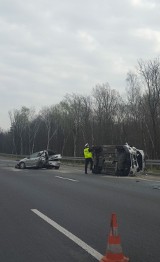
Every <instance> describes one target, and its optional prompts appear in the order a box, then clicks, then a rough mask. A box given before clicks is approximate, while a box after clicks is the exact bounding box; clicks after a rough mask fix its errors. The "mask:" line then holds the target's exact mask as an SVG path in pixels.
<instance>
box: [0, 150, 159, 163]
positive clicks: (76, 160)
mask: <svg viewBox="0 0 160 262" xmlns="http://www.w3.org/2000/svg"><path fill="white" fill-rule="evenodd" d="M0 156H4V157H10V158H18V159H21V158H23V157H25V155H15V154H5V153H0ZM63 161H64V162H67V161H68V162H73V163H84V157H72V156H62V162H63ZM145 164H146V166H160V159H147V160H146V161H145Z"/></svg>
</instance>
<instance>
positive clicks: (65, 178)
mask: <svg viewBox="0 0 160 262" xmlns="http://www.w3.org/2000/svg"><path fill="white" fill-rule="evenodd" d="M55 177H57V178H60V179H64V180H69V181H72V182H79V181H78V180H75V179H72V178H68V177H63V176H55Z"/></svg>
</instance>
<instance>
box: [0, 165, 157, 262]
mask: <svg viewBox="0 0 160 262" xmlns="http://www.w3.org/2000/svg"><path fill="white" fill-rule="evenodd" d="M159 186H160V183H159V182H158V181H156V180H153V181H146V180H141V179H137V178H116V177H104V176H97V175H92V174H88V175H85V174H84V173H83V171H81V170H80V168H71V167H63V166H62V168H61V169H60V170H45V169H43V170H17V169H14V168H13V167H9V166H7V167H6V166H5V165H1V166H0V206H1V217H0V227H1V233H0V245H1V248H0V261H7V262H8V261H12V262H13V261H16V262H18V261H30V262H32V261H34V262H35V261H43V262H45V261H46V262H47V261H56V262H58V261H66V262H67V261H97V259H96V258H95V257H94V256H92V255H90V254H88V252H86V251H85V250H84V249H83V248H81V247H79V246H78V245H77V244H76V243H74V242H73V241H71V240H70V239H68V237H67V236H64V235H63V234H62V233H60V232H59V231H58V230H56V229H55V228H53V227H52V226H51V225H49V224H48V223H47V222H46V221H44V220H42V219H41V218H40V217H39V216H37V215H36V214H35V213H33V212H32V210H31V209H37V210H39V211H40V212H41V213H43V214H44V215H46V216H47V217H48V218H50V219H52V220H53V221H55V222H56V223H58V225H60V226H61V227H63V228H65V229H66V230H67V231H69V232H71V233H72V234H74V235H75V236H77V237H78V238H79V239H80V240H82V241H83V242H84V243H86V244H87V245H89V247H91V248H93V249H94V250H96V251H98V253H100V254H104V253H105V250H106V244H107V243H106V241H107V236H108V233H109V226H110V218H111V214H112V212H116V214H117V217H118V224H119V233H120V235H121V239H122V247H123V251H124V254H125V255H127V256H129V257H130V259H131V261H136V262H140V261H148V262H152V261H153V262H154V261H156V260H157V258H158V254H159V242H160V236H159V228H160V227H159V226H160V222H159V221H160V211H159V204H160V190H159Z"/></svg>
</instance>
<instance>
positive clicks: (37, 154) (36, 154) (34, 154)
mask: <svg viewBox="0 0 160 262" xmlns="http://www.w3.org/2000/svg"><path fill="white" fill-rule="evenodd" d="M38 156H40V153H39V152H36V153H33V154H32V155H30V158H35V157H38Z"/></svg>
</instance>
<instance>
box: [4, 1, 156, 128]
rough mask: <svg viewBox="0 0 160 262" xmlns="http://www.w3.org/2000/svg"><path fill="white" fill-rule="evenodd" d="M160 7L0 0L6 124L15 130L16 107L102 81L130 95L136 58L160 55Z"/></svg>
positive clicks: (58, 98) (133, 3)
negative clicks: (129, 75) (128, 89)
mask: <svg viewBox="0 0 160 262" xmlns="http://www.w3.org/2000/svg"><path fill="white" fill-rule="evenodd" d="M159 7H160V4H159V1H158V0H157V1H146V0H141V1H140V0H139V1H138V0H130V1H129V0H123V1H118V0H117V1H112V0H108V1H106V0H101V1H98V0H85V1H84V0H81V1H77V0H67V1H62V0H46V1H44V0H32V1H31V0H29V1H26V2H24V1H19V0H12V1H9V0H1V3H0V25H1V26H0V55H1V61H0V92H1V97H0V105H1V112H0V119H1V120H0V121H1V122H0V127H5V128H6V127H7V126H8V127H9V119H8V111H9V110H10V109H13V108H20V106H22V105H25V106H35V107H36V108H40V107H41V106H44V105H46V106H47V105H51V104H54V103H58V102H59V101H61V100H62V99H63V96H64V95H65V94H66V93H72V92H78V93H81V92H82V93H83V94H90V93H91V90H92V88H93V87H94V86H95V85H96V84H97V83H104V82H109V84H110V86H111V88H116V89H117V90H118V91H120V92H123V91H124V87H125V78H126V74H127V71H129V70H130V69H132V68H134V67H135V65H136V63H137V60H138V59H139V58H145V59H147V58H151V57H153V56H154V57H155V56H156V55H159V50H158V41H159V38H158V37H159V34H158V33H159V22H160V18H159ZM145 30H146V31H145ZM147 30H150V31H149V32H151V35H152V36H153V39H152V38H151V39H149V38H147V37H146V35H145V34H144V32H148V31H147ZM4 118H5V119H4ZM2 119H3V120H2ZM2 121H3V122H2ZM4 123H6V124H4Z"/></svg>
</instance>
